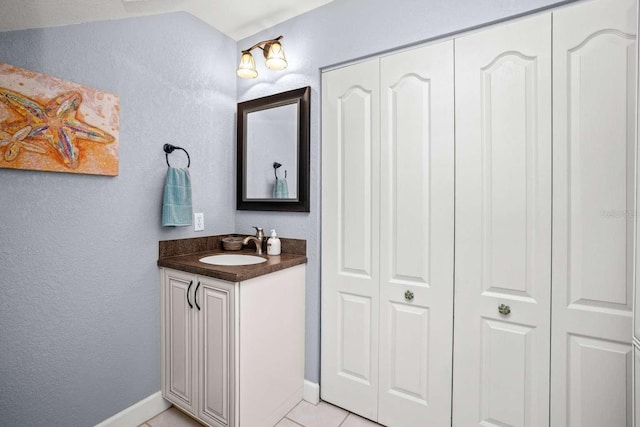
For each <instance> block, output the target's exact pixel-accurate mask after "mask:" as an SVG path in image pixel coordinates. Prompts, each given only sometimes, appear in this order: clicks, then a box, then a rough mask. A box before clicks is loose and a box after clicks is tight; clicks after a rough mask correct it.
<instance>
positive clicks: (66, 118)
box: [0, 62, 119, 176]
mask: <svg viewBox="0 0 640 427" xmlns="http://www.w3.org/2000/svg"><path fill="white" fill-rule="evenodd" d="M118 131H119V98H118V96H117V95H113V94H111V93H107V92H103V91H100V90H97V89H93V88H90V87H86V86H82V85H79V84H76V83H73V82H68V81H64V80H60V79H57V78H55V77H51V76H47V75H44V74H40V73H36V72H34V71H29V70H25V69H23V68H18V67H14V66H12V65H9V64H3V63H1V62H0V168H12V169H31V170H42V171H53V172H71V173H82V174H95V175H112V176H113V175H118Z"/></svg>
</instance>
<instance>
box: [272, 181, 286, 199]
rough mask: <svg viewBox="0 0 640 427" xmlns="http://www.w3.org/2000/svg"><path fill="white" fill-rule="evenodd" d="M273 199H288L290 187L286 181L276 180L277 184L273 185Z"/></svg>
mask: <svg viewBox="0 0 640 427" xmlns="http://www.w3.org/2000/svg"><path fill="white" fill-rule="evenodd" d="M273 198H274V199H288V198H289V187H288V185H287V180H286V179H280V178H276V182H275V184H274V185H273Z"/></svg>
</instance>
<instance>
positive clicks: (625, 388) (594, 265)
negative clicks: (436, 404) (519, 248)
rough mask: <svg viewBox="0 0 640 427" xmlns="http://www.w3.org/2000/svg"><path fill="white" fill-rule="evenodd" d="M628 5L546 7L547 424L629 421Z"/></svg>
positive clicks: (631, 49) (631, 106) (632, 7)
mask: <svg viewBox="0 0 640 427" xmlns="http://www.w3.org/2000/svg"><path fill="white" fill-rule="evenodd" d="M636 17H637V13H636V2H635V1H634V0H604V1H602V0H601V1H597V2H585V3H580V4H577V5H575V6H571V7H567V8H564V9H561V10H558V11H557V12H554V14H553V34H554V42H553V51H554V61H553V73H554V95H553V111H554V127H553V188H554V197H553V309H552V318H553V330H552V339H553V342H552V358H551V366H552V375H551V422H552V425H553V426H563V427H564V426H582V427H589V426H593V427H596V426H597V427H601V426H604V425H606V426H610V427H617V426H630V425H631V413H632V411H631V383H632V376H631V365H632V348H631V336H632V320H631V317H632V276H633V261H634V258H633V212H634V209H635V200H634V194H635V186H634V169H635V141H634V139H635V138H634V126H635V125H634V123H635V117H636V112H635V97H634V94H635V93H636V90H635V88H636V75H635V67H636V44H635V33H636Z"/></svg>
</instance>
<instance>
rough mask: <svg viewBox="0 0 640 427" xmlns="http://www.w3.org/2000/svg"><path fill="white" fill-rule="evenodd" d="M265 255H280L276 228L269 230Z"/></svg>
mask: <svg viewBox="0 0 640 427" xmlns="http://www.w3.org/2000/svg"><path fill="white" fill-rule="evenodd" d="M267 255H280V239H278V236H277V235H276V230H271V237H269V240H267Z"/></svg>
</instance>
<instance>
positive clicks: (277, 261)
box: [158, 235, 307, 282]
mask: <svg viewBox="0 0 640 427" xmlns="http://www.w3.org/2000/svg"><path fill="white" fill-rule="evenodd" d="M226 236H227V235H222V236H209V237H197V238H193V239H180V240H168V241H161V242H160V243H159V246H160V256H159V258H158V266H159V267H166V268H173V269H175V270H180V271H186V272H188V273H193V274H200V275H202V276H209V277H213V278H216V279H221V280H226V281H229V282H242V281H244V280H249V279H253V278H254V277H259V276H263V275H265V274H269V273H273V272H275V271H278V270H283V269H285V268H289V267H293V266H295V265H299V264H304V263H306V262H307V256H306V241H304V240H297V239H286V238H282V237H281V238H280V240H281V242H282V253H281V254H280V255H277V256H269V255H267V254H266V252H264V254H263V255H262V257H263V258H266V259H267V261H266V262H263V263H260V264H253V265H236V266H226V265H211V264H205V263H202V262H200V261H199V260H200V258H202V257H206V256H210V255H217V254H244V255H255V254H256V251H255V250H252V249H243V250H241V251H225V250H223V249H222V244H221V241H222V238H223V237H226ZM252 245H253V244H252Z"/></svg>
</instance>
